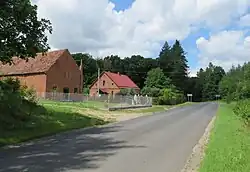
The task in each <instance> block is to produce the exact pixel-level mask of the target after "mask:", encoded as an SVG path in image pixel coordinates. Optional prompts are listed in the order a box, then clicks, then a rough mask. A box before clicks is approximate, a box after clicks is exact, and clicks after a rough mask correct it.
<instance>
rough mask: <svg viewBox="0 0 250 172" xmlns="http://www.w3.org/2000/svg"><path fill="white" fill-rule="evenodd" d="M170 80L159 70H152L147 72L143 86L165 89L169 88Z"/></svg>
mask: <svg viewBox="0 0 250 172" xmlns="http://www.w3.org/2000/svg"><path fill="white" fill-rule="evenodd" d="M170 84H171V83H170V79H169V78H167V77H166V76H165V75H164V73H163V70H162V69H160V68H155V69H152V70H150V71H149V72H148V75H147V78H146V81H145V86H146V87H149V88H159V89H162V88H167V87H169V86H170Z"/></svg>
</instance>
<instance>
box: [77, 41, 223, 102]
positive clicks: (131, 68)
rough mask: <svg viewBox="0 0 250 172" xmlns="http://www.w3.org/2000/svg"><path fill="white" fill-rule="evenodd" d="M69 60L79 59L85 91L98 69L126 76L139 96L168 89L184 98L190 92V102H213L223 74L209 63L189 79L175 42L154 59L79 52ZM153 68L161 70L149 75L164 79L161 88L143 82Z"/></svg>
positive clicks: (179, 45)
mask: <svg viewBox="0 0 250 172" xmlns="http://www.w3.org/2000/svg"><path fill="white" fill-rule="evenodd" d="M73 57H74V59H75V60H76V61H77V62H78V63H79V62H80V59H83V66H84V72H83V75H84V87H85V88H88V87H89V85H91V83H92V82H93V81H94V80H95V78H97V70H98V68H100V70H101V71H111V72H119V73H122V74H126V75H128V76H129V77H130V78H131V79H132V80H133V81H134V82H135V83H136V84H137V85H138V86H139V87H140V88H141V89H142V94H146V93H147V94H148V95H152V96H154V97H159V96H162V95H163V92H164V91H159V90H162V89H164V88H170V87H171V90H175V91H174V92H178V94H182V97H184V99H186V98H185V97H186V95H187V94H188V93H190V94H193V101H207V100H215V99H216V95H218V94H219V89H218V88H219V82H220V80H221V79H222V77H223V76H224V75H225V71H224V69H223V68H222V67H220V66H214V65H213V64H212V63H210V64H209V65H208V67H207V68H206V69H200V71H199V72H198V73H197V77H189V76H188V75H189V73H188V70H189V66H188V61H187V57H186V52H185V51H184V49H183V47H182V45H181V44H180V42H179V41H178V40H176V41H175V43H174V44H173V45H172V46H170V45H169V44H168V42H165V44H164V45H163V47H162V49H161V51H160V52H159V55H158V57H155V58H144V57H142V56H140V55H132V56H131V57H119V56H117V55H111V56H107V57H105V58H103V59H101V58H96V57H93V56H91V55H90V54H83V53H77V54H73ZM154 69H157V70H160V71H161V72H160V73H159V71H158V72H154V71H153V72H152V73H156V74H155V75H157V76H155V78H162V77H163V76H164V77H165V78H166V82H165V81H164V80H161V82H162V83H163V81H164V82H165V83H164V84H163V85H162V83H156V82H155V81H154V82H152V83H151V84H149V82H148V81H147V77H148V74H149V72H150V71H152V70H154ZM162 75H163V76H162ZM159 85H160V86H159ZM149 88H150V89H149ZM146 90H147V91H146ZM149 92H150V93H149ZM165 92H166V91H165ZM160 93H161V94H160Z"/></svg>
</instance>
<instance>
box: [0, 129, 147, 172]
mask: <svg viewBox="0 0 250 172" xmlns="http://www.w3.org/2000/svg"><path fill="white" fill-rule="evenodd" d="M118 131H119V132H120V131H122V128H121V127H119V126H109V127H108V126H107V127H102V128H93V129H88V130H78V131H74V132H68V133H64V134H61V135H57V136H52V137H49V138H47V139H42V140H40V141H37V142H35V143H32V142H31V143H28V144H24V145H21V146H20V147H17V148H6V149H0V172H3V171H4V172H5V171H13V172H20V171H31V172H33V171H35V172H40V171H42V172H50V171H64V170H80V169H81V170H84V169H90V168H92V169H93V168H98V167H99V163H100V162H101V161H105V159H106V158H107V157H108V156H112V155H114V154H115V153H116V151H117V150H118V149H128V148H145V147H144V146H138V145H128V144H127V143H126V142H125V141H123V140H116V139H114V136H115V135H116V134H118V133H117V132H118Z"/></svg>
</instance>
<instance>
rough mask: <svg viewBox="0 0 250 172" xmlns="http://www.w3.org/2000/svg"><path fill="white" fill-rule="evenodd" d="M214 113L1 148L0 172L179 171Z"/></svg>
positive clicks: (185, 113) (187, 110) (190, 112)
mask: <svg viewBox="0 0 250 172" xmlns="http://www.w3.org/2000/svg"><path fill="white" fill-rule="evenodd" d="M216 110H217V105H216V104H215V103H201V104H195V105H192V106H185V107H179V108H175V109H172V110H169V111H168V112H164V113H159V114H156V115H151V116H143V117H140V118H136V119H132V120H128V121H123V122H120V123H115V124H111V125H107V126H105V127H100V128H92V129H86V130H77V131H73V132H68V133H65V134H61V135H57V136H52V137H49V138H46V139H42V140H40V141H36V142H34V143H32V142H31V143H29V144H25V145H22V146H19V147H14V148H7V149H0V172H3V171H8V172H11V171H13V172H17V171H18V172H20V171H30V172H54V171H55V172H57V171H58V172H59V171H60V172H80V171H81V172H82V171H83V172H179V171H180V170H181V169H182V168H183V166H184V164H185V162H186V160H187V158H188V157H189V155H190V153H191V152H192V148H193V147H194V146H195V144H196V143H197V142H198V140H199V139H200V137H201V136H202V135H203V133H204V131H205V128H206V126H207V125H208V123H209V122H210V120H211V119H212V117H213V116H214V115H215V113H216Z"/></svg>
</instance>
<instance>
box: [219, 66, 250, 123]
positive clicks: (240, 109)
mask: <svg viewBox="0 0 250 172" xmlns="http://www.w3.org/2000/svg"><path fill="white" fill-rule="evenodd" d="M219 92H220V94H221V96H222V98H223V99H225V100H226V101H227V103H231V102H232V101H234V102H235V101H236V102H237V104H236V106H235V108H234V113H235V114H236V115H238V116H239V117H241V118H242V119H243V120H244V122H245V123H246V124H249V122H250V62H248V63H245V64H244V65H242V66H240V65H239V66H237V67H235V66H233V67H232V68H231V69H230V70H229V72H228V73H227V74H226V75H225V76H224V77H223V78H222V80H221V82H220V84H219Z"/></svg>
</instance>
